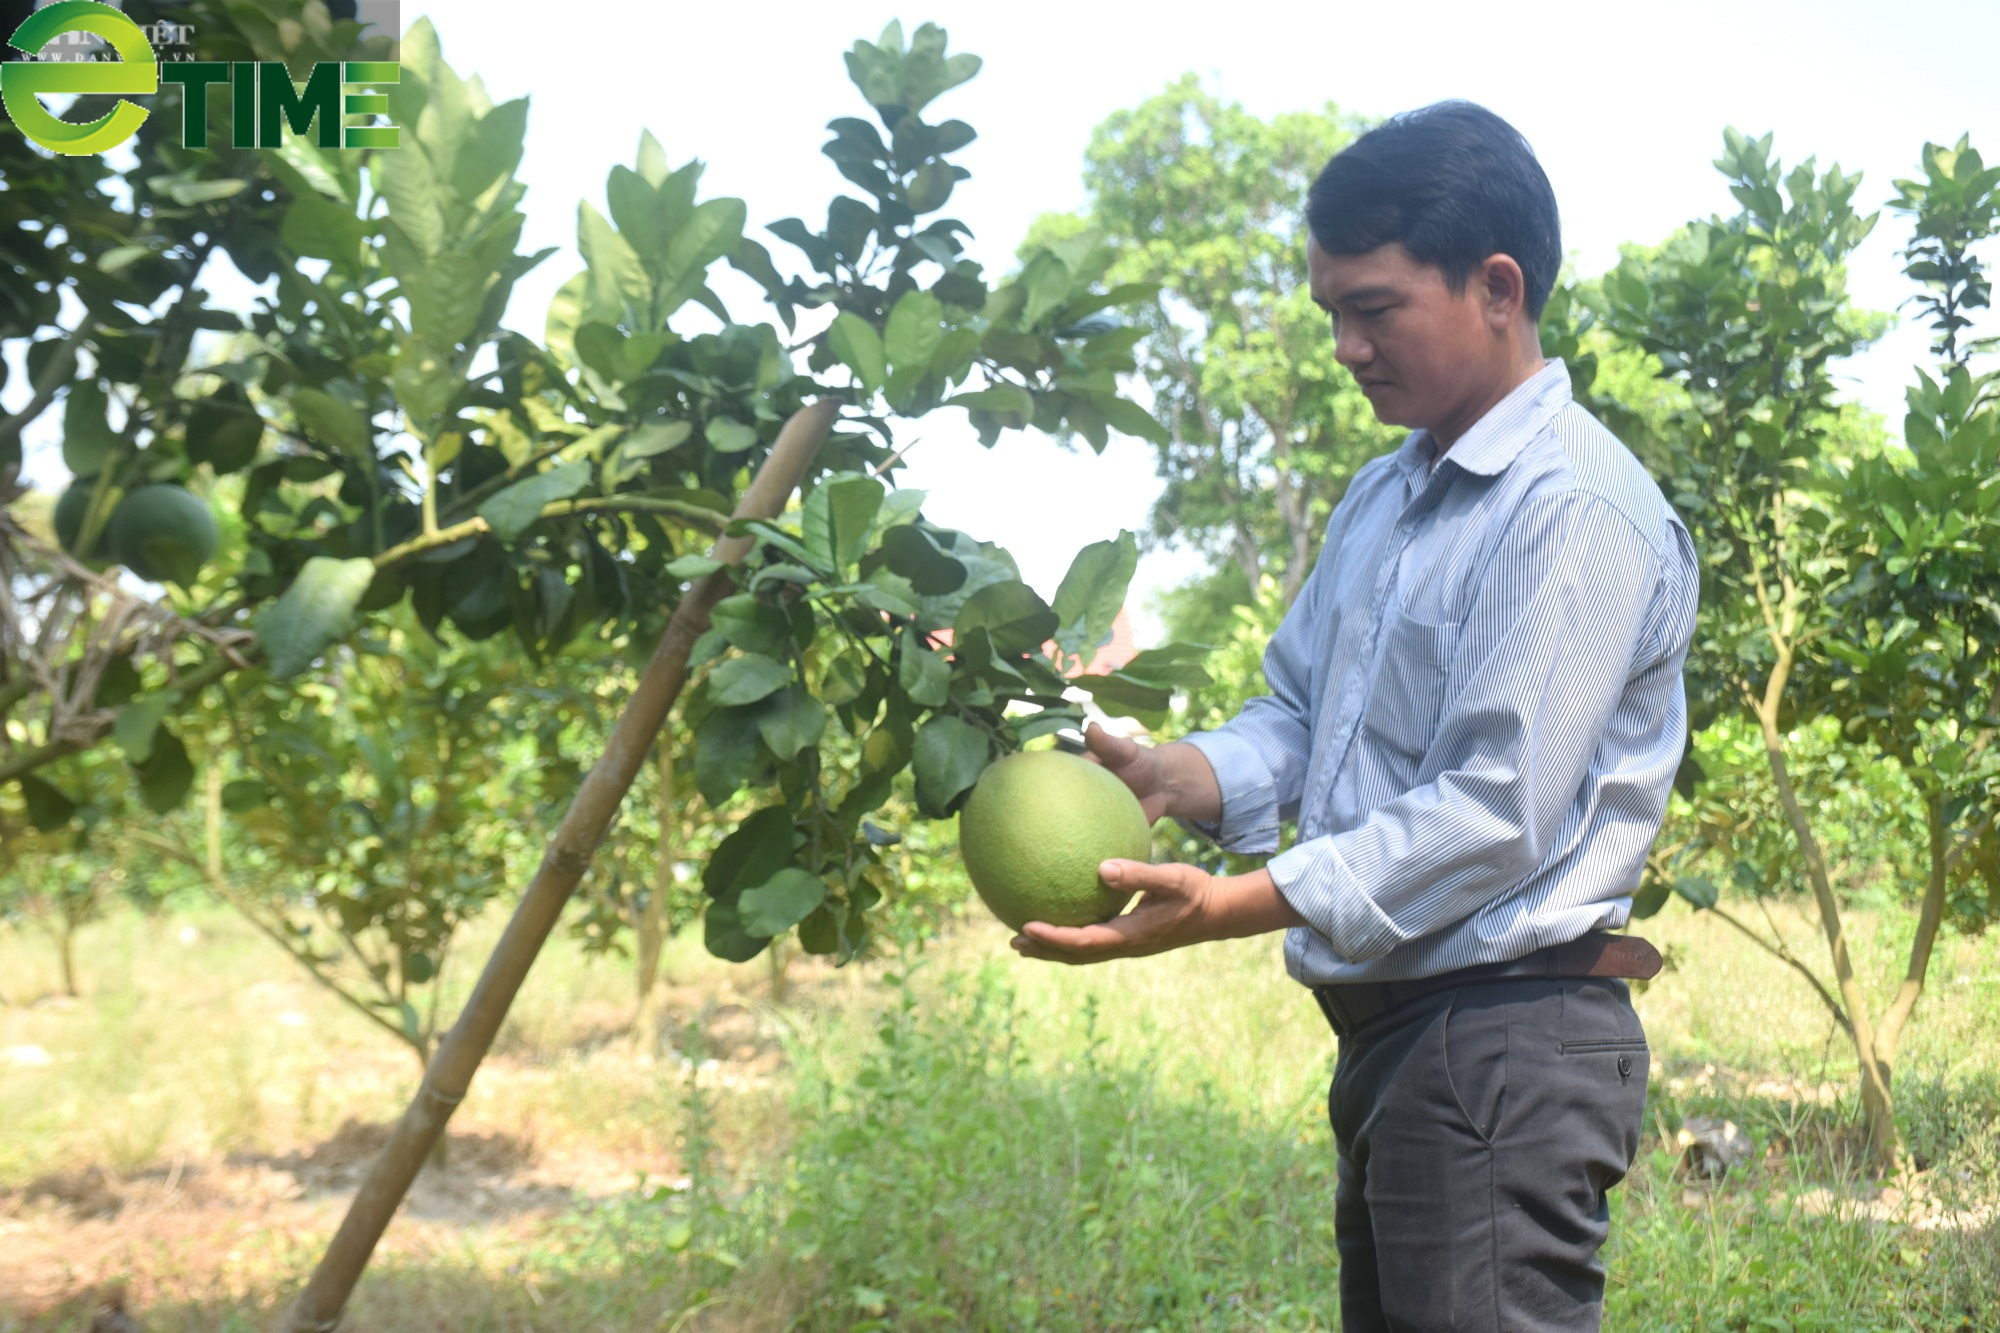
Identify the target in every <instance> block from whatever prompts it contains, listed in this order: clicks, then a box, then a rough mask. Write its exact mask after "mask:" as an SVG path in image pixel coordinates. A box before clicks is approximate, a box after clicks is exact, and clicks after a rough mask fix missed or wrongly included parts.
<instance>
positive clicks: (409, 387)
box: [389, 337, 461, 467]
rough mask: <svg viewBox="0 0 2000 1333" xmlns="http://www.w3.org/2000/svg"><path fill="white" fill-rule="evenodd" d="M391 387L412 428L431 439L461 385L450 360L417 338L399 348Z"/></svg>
mask: <svg viewBox="0 0 2000 1333" xmlns="http://www.w3.org/2000/svg"><path fill="white" fill-rule="evenodd" d="M389 387H390V388H391V389H393V390H394V391H395V394H396V401H397V402H399V403H401V404H402V405H403V411H404V412H405V413H407V414H408V415H409V418H410V425H411V428H412V429H413V430H415V431H417V432H418V433H420V434H426V435H427V434H429V433H430V432H431V431H432V430H433V429H434V425H433V423H434V421H435V420H436V418H438V417H439V416H442V415H443V414H444V410H445V408H446V407H447V406H448V405H449V404H450V402H451V399H452V395H453V394H455V393H456V392H458V390H459V388H460V387H461V385H460V383H459V380H458V377H457V376H456V375H453V374H452V373H451V362H450V360H449V359H448V358H447V357H445V356H444V355H443V354H442V353H440V352H439V351H438V350H437V348H435V347H434V346H432V345H431V344H430V343H428V342H426V341H425V340H424V339H422V338H414V337H413V338H405V339H404V340H403V341H402V343H401V345H400V346H398V347H397V348H396V362H395V369H394V370H392V371H391V372H390V375H389ZM437 466H439V467H442V466H443V464H437Z"/></svg>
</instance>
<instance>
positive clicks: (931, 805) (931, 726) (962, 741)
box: [912, 713, 991, 819]
mask: <svg viewBox="0 0 2000 1333" xmlns="http://www.w3.org/2000/svg"><path fill="white" fill-rule="evenodd" d="M990 756H991V748H990V745H989V743H988V741H987V738H986V733H985V732H983V731H981V730H980V729H979V728H977V727H975V726H973V725H972V724H971V723H969V722H966V721H964V720H962V719H960V718H956V717H952V716H950V715H949V714H942V713H941V714H938V715H936V716H934V717H932V718H931V719H930V720H929V721H927V722H925V723H924V725H923V726H921V727H919V728H917V739H916V748H915V753H914V755H913V756H912V768H913V771H914V772H915V775H916V781H917V808H918V809H920V810H922V811H923V813H924V814H926V815H928V816H929V817H930V818H932V819H943V818H944V817H945V816H946V815H948V814H950V813H951V812H952V810H953V809H954V808H955V807H956V804H957V802H958V799H959V798H960V797H961V796H963V795H964V794H965V793H966V792H968V791H970V790H971V789H972V784H973V783H975V782H977V781H979V775H980V774H981V773H983V772H985V771H986V763H987V760H988V759H989V758H990Z"/></svg>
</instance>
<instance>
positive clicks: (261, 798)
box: [222, 778, 271, 815]
mask: <svg viewBox="0 0 2000 1333" xmlns="http://www.w3.org/2000/svg"><path fill="white" fill-rule="evenodd" d="M270 800H271V789H270V788H269V787H267V786H265V785H264V782H263V780H262V779H260V778H238V779H237V780H236V781H234V782H225V783H223V784H222V808H223V809H224V810H227V811H228V812H229V813H230V814H232V815H240V814H242V813H244V812H245V811H247V810H255V809H256V808H257V807H259V806H261V805H268V804H269V803H270Z"/></svg>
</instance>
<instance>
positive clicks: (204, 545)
mask: <svg viewBox="0 0 2000 1333" xmlns="http://www.w3.org/2000/svg"><path fill="white" fill-rule="evenodd" d="M105 532H106V534H107V535H108V536H109V537H110V538H111V549H112V551H113V552H114V553H115V554H116V555H117V557H118V562H119V563H120V564H122V565H124V566H125V568H127V569H129V570H131V571H132V572H133V573H134V574H137V575H138V576H139V577H140V578H142V579H145V580H147V581H148V582H151V583H164V582H167V581H169V580H171V581H172V582H175V583H178V584H180V585H182V586H183V587H185V586H187V585H188V584H190V583H193V582H194V580H195V578H196V577H197V576H198V575H199V574H200V573H201V567H202V566H203V565H205V564H207V563H208V561H209V557H210V556H213V555H214V554H215V542H216V529H215V516H214V515H213V514H211V513H209V512H208V505H207V504H205V503H204V502H203V501H202V500H201V499H200V497H198V496H196V495H195V494H194V492H192V491H190V490H189V489H188V488H187V487H185V486H177V485H175V484H174V483H173V482H170V481H169V482H158V483H155V484H154V485H151V486H141V487H139V489H137V490H135V491H133V492H132V493H131V494H130V495H127V496H126V497H125V498H124V499H123V500H120V501H119V502H118V507H117V508H116V509H114V510H112V511H111V522H110V523H109V524H107V525H106V527H105Z"/></svg>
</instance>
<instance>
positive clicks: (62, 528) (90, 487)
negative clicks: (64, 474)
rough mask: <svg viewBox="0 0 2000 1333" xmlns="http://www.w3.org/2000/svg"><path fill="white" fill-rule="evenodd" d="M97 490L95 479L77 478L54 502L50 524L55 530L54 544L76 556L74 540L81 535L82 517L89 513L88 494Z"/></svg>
mask: <svg viewBox="0 0 2000 1333" xmlns="http://www.w3.org/2000/svg"><path fill="white" fill-rule="evenodd" d="M96 489H97V478H95V477H78V478H77V479H76V480H75V481H73V482H71V483H70V485H69V489H68V490H66V491H64V492H63V493H62V496H61V498H59V499H58V500H57V501H56V508H55V513H54V514H52V515H51V516H50V523H51V524H52V525H53V526H54V528H55V530H56V544H57V545H58V546H60V547H62V548H63V550H65V551H68V552H69V553H70V554H71V555H75V554H76V539H77V538H78V537H81V536H82V535H83V517H84V515H85V514H88V513H89V512H90V493H91V492H92V491H94V490H96Z"/></svg>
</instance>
